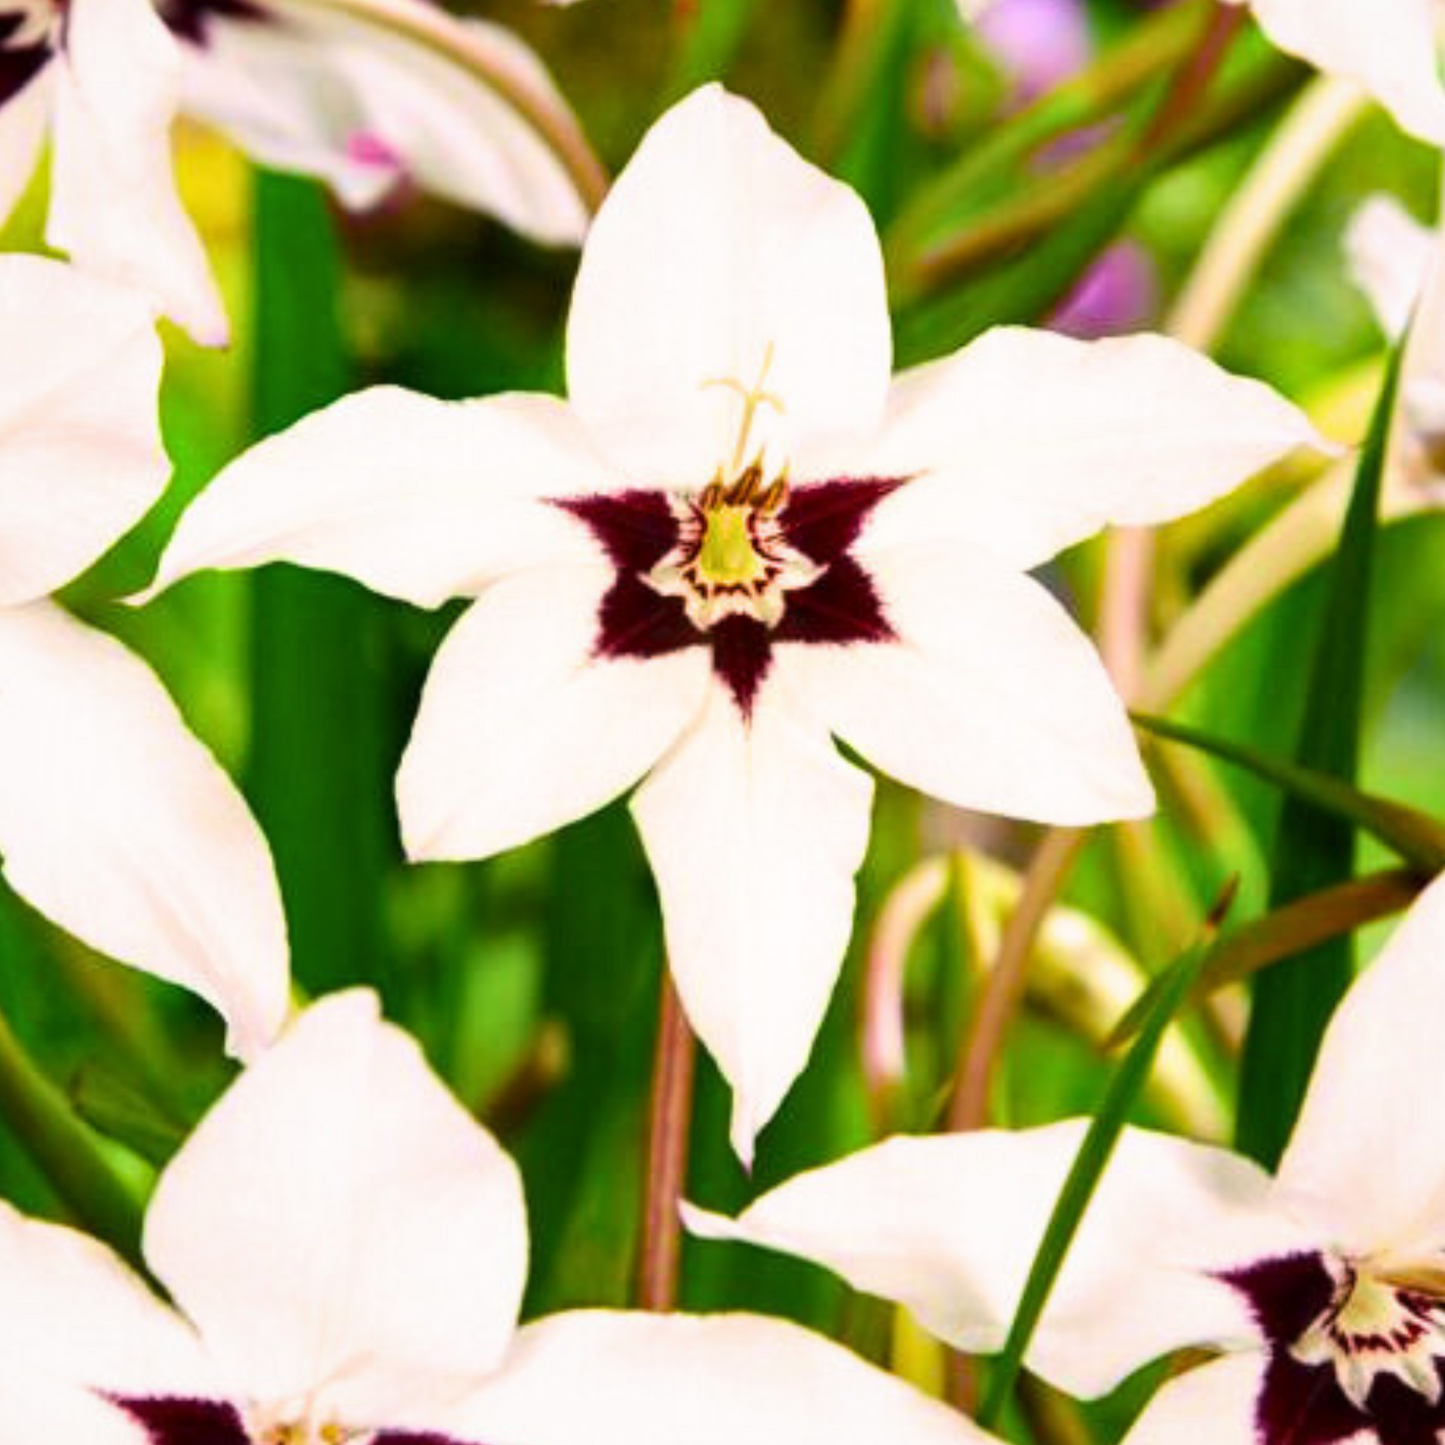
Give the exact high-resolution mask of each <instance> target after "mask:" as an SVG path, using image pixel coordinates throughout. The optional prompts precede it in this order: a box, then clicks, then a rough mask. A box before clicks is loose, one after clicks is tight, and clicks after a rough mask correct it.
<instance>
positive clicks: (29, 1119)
mask: <svg viewBox="0 0 1445 1445" xmlns="http://www.w3.org/2000/svg"><path fill="white" fill-rule="evenodd" d="M0 1117H3V1118H4V1121H5V1125H6V1126H7V1128H8V1129H9V1130H10V1132H11V1133H12V1134H13V1135H14V1137H15V1139H16V1141H17V1142H18V1143H19V1144H20V1146H21V1147H22V1148H23V1149H24V1150H25V1152H26V1153H27V1154H29V1155H30V1157H31V1158H32V1159H33V1160H34V1161H35V1163H36V1164H37V1165H38V1166H39V1168H40V1171H41V1172H42V1173H43V1174H44V1176H45V1178H46V1180H47V1181H48V1182H49V1184H50V1186H51V1188H52V1189H54V1190H55V1193H56V1196H57V1197H58V1198H59V1199H60V1200H61V1202H62V1203H63V1204H64V1205H65V1206H66V1207H67V1208H68V1209H70V1210H71V1211H73V1213H74V1215H75V1218H76V1219H77V1220H78V1221H79V1222H80V1223H81V1224H82V1225H84V1227H85V1228H86V1229H87V1230H89V1231H90V1232H91V1233H92V1234H94V1235H96V1236H98V1237H99V1238H101V1239H103V1240H105V1241H106V1242H107V1243H108V1244H111V1245H113V1246H114V1247H115V1248H116V1249H117V1250H119V1251H120V1253H121V1254H123V1255H124V1256H125V1257H126V1258H127V1259H128V1260H130V1261H131V1263H133V1264H139V1263H140V1234H141V1206H140V1200H139V1198H138V1197H137V1196H136V1195H135V1194H134V1193H133V1192H132V1191H131V1189H130V1188H129V1187H128V1186H127V1185H126V1183H125V1182H124V1181H123V1180H122V1179H121V1177H120V1175H119V1174H118V1173H117V1172H116V1170H115V1169H114V1168H113V1167H112V1165H111V1163H110V1161H109V1160H108V1159H107V1158H106V1156H105V1153H104V1151H103V1150H102V1148H101V1146H100V1141H99V1140H98V1139H97V1138H96V1136H95V1135H94V1134H93V1133H91V1131H90V1130H89V1129H88V1128H87V1127H86V1126H85V1125H84V1124H83V1123H81V1121H80V1120H79V1119H78V1118H77V1117H76V1116H75V1113H74V1112H73V1111H72V1109H71V1107H70V1103H69V1101H68V1100H67V1099H66V1097H65V1095H64V1094H63V1093H62V1092H61V1090H60V1089H59V1088H57V1087H56V1086H55V1084H54V1083H52V1082H51V1080H50V1079H48V1078H47V1077H46V1076H45V1074H44V1073H42V1072H41V1070H40V1068H39V1066H38V1065H37V1064H36V1063H35V1061H34V1060H33V1059H32V1058H31V1057H30V1055H29V1054H28V1053H27V1052H26V1050H25V1048H24V1046H23V1045H22V1044H21V1042H20V1040H19V1039H18V1038H16V1036H15V1034H14V1033H13V1032H12V1031H11V1028H10V1025H9V1024H8V1023H7V1022H6V1020H5V1018H4V1017H3V1016H0Z"/></svg>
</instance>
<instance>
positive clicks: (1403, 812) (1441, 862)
mask: <svg viewBox="0 0 1445 1445" xmlns="http://www.w3.org/2000/svg"><path fill="white" fill-rule="evenodd" d="M1133 718H1134V722H1135V723H1136V724H1137V725H1138V726H1139V727H1141V728H1144V729H1145V730H1146V731H1147V732H1151V733H1154V734H1156V735H1157V736H1159V737H1161V738H1168V739H1169V741H1170V742H1176V743H1183V744H1185V745H1186V746H1187V747H1191V748H1197V749H1198V750H1199V751H1200V752H1203V753H1209V754H1210V755H1211V756H1212V757H1216V758H1220V759H1222V760H1223V761H1225V762H1227V763H1233V764H1235V765H1236V766H1237V767H1241V768H1245V769H1247V770H1248V771H1249V772H1251V773H1253V774H1254V775H1255V776H1256V777H1258V778H1262V779H1263V780H1264V781H1265V782H1267V783H1273V784H1274V785H1275V786H1276V787H1277V788H1279V789H1280V790H1281V791H1282V792H1284V793H1285V794H1286V795H1287V796H1289V797H1291V798H1293V799H1295V800H1296V801H1297V802H1298V803H1300V804H1303V805H1304V806H1305V807H1307V808H1309V809H1311V810H1312V811H1313V812H1316V813H1320V814H1327V815H1330V816H1332V817H1334V818H1336V819H1339V820H1342V821H1344V822H1347V823H1348V824H1350V826H1351V827H1354V828H1360V829H1363V830H1364V831H1365V832H1366V833H1369V834H1371V835H1372V836H1373V837H1374V838H1376V839H1378V840H1379V841H1380V842H1381V843H1383V844H1384V845H1385V846H1386V847H1387V848H1389V849H1391V850H1392V851H1393V852H1395V853H1398V854H1399V855H1400V857H1401V858H1403V859H1404V860H1405V862H1406V863H1409V864H1411V865H1412V866H1413V867H1415V868H1419V869H1420V870H1422V871H1423V872H1426V873H1439V872H1441V871H1442V870H1445V823H1442V822H1440V821H1439V820H1438V819H1436V818H1432V817H1431V816H1430V815H1429V814H1428V813H1422V812H1420V811H1419V810H1418V809H1416V808H1411V807H1409V806H1407V805H1406V804H1404V803H1397V802H1395V801H1394V800H1393V799H1390V798H1381V797H1379V796H1378V795H1376V794H1374V793H1365V792H1362V791H1361V790H1360V789H1358V788H1355V787H1352V786H1351V785H1350V784H1349V783H1345V782H1341V781H1340V779H1338V778H1335V777H1331V776H1330V775H1329V774H1328V773H1323V772H1319V771H1317V770H1315V769H1313V768H1308V767H1303V766H1301V765H1300V764H1297V763H1290V762H1285V761H1283V760H1282V759H1279V758H1272V757H1270V756H1268V755H1267V754H1265V753H1261V752H1259V751H1258V750H1257V749H1255V748H1251V747H1248V746H1246V745H1245V744H1243V743H1236V742H1233V741H1231V740H1230V739H1228V738H1221V737H1217V736H1215V735H1214V734H1213V733H1207V732H1204V731H1202V730H1201V729H1199V728H1196V727H1191V726H1188V725H1187V724H1185V723H1178V722H1171V721H1170V720H1168V719H1167V718H1161V717H1153V716H1151V715H1150V714H1148V713H1139V712H1136V713H1134V714H1133Z"/></svg>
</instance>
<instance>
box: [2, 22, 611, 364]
mask: <svg viewBox="0 0 1445 1445" xmlns="http://www.w3.org/2000/svg"><path fill="white" fill-rule="evenodd" d="M372 8H373V9H375V10H376V12H377V14H378V15H379V16H380V17H382V18H380V19H378V20H377V21H376V23H368V22H366V21H362V20H359V19H355V18H352V17H348V16H347V15H346V14H344V13H340V12H338V11H333V10H331V9H329V8H328V7H326V6H325V5H324V4H308V3H306V0H159V11H157V9H156V8H155V6H153V5H152V3H151V0H65V3H64V4H61V3H60V0H0V222H3V220H4V218H5V217H6V216H8V214H9V213H10V211H11V210H12V209H13V207H14V205H15V203H16V201H17V200H18V199H19V196H20V194H21V193H22V191H23V190H24V188H25V186H26V184H27V182H28V181H29V178H30V175H31V172H32V171H33V170H34V168H35V163H36V160H37V158H38V156H39V154H40V150H41V145H42V142H43V140H44V138H45V135H46V133H47V131H49V133H50V135H51V142H52V144H51V153H52V159H51V170H50V214H49V218H48V221H47V224H46V232H45V238H46V240H47V241H48V242H49V243H50V244H51V245H53V246H55V247H57V248H58V249H60V250H62V251H65V252H67V253H68V254H69V255H70V257H71V259H72V260H74V261H75V262H76V264H77V265H80V266H83V267H85V268H86V269H87V270H90V271H94V272H95V273H96V274H98V275H101V276H105V277H107V278H109V279H112V280H116V281H120V282H123V283H125V284H127V285H131V286H135V287H138V288H139V289H141V290H143V291H145V292H147V293H148V294H149V295H151V296H154V297H155V298H156V299H157V300H158V301H159V302H160V304H161V306H162V308H163V309H164V311H165V313H166V314H167V315H168V316H170V317H171V318H172V319H173V320H175V321H176V322H178V323H179V324H180V325H181V326H183V327H184V328H185V329H186V330H187V331H189V332H190V333H191V335H192V336H193V337H195V339H196V340H197V341H200V342H202V343H203V344H204V345H207V346H220V345H224V344H225V342H226V341H227V339H228V336H229V326H228V324H227V321H226V316H225V311H224V307H223V305H222V301H221V297H220V294H219V292H218V291H217V289H216V284H215V281H214V279H213V277H212V275H211V271H210V266H209V263H208V262H207V260H206V256H205V253H204V251H203V249H202V246H201V242H200V239H199V238H198V236H197V234H196V232H195V229H194V227H193V226H192V224H191V221H190V219H189V217H188V216H187V215H186V213H185V211H184V209H183V208H182V206H181V203H180V199H179V197H178V196H177V194H176V188H175V177H174V175H173V171H172V163H171V143H170V129H171V124H172V122H173V121H174V119H175V117H176V114H177V112H178V111H179V110H182V109H184V110H185V111H187V112H189V113H191V114H194V115H195V116H196V117H198V118H199V119H201V120H204V121H206V122H208V123H210V124H212V125H214V126H216V127H217V128H219V129H220V130H222V131H223V132H224V133H225V134H226V135H228V136H229V137H231V138H232V139H233V140H234V141H235V142H236V143H237V144H239V145H240V146H241V147H242V148H243V149H244V150H246V151H247V152H248V153H249V154H250V155H252V156H253V157H254V158H255V159H256V160H258V161H260V162H261V163H263V164H266V165H271V166H276V167H279V168H281V169H285V170H294V171H300V172H303V173H305V174H308V175H314V176H318V177H320V178H321V179H323V180H325V181H327V182H329V183H330V184H331V186H332V187H333V189H334V190H335V191H336V193H337V195H338V196H339V197H340V199H341V200H342V201H343V202H344V203H346V204H347V205H351V206H366V205H371V204H374V203H375V202H376V201H377V200H378V199H380V198H381V196H383V195H384V194H385V193H386V192H387V191H388V190H389V189H391V187H393V186H394V185H395V184H396V183H397V182H398V181H399V180H400V179H402V178H406V179H408V180H411V181H413V182H415V183H416V184H417V185H419V186H421V187H424V188H426V189H429V190H432V191H435V192H436V193H437V194H439V195H442V196H444V197H446V198H447V199H449V200H452V201H456V202H458V203H459V204H461V205H466V206H471V207H474V208H475V209H477V210H480V211H485V212H487V213H488V214H491V215H495V216H497V217H499V218H500V219H501V220H503V221H505V222H506V223H507V224H508V225H510V226H512V227H514V228H515V229H517V230H519V231H521V232H523V233H524V234H526V235H528V236H531V237H533V238H535V239H537V240H539V241H542V242H545V243H548V244H554V245H555V244H575V243H577V242H578V241H579V240H580V239H581V236H582V233H583V231H584V230H585V228H586V211H585V208H584V206H583V203H582V200H581V198H580V197H579V195H578V193H577V189H576V186H575V185H574V183H573V181H572V179H571V178H570V177H569V176H568V173H567V172H566V170H565V169H564V168H563V166H562V164H561V163H560V161H559V160H558V158H557V156H556V155H555V154H554V152H553V151H552V150H551V149H549V147H548V145H547V144H546V143H545V142H544V141H543V139H542V138H541V137H540V136H539V135H538V134H537V133H536V132H535V131H534V130H533V129H532V127H531V126H530V125H529V124H528V123H527V122H525V121H524V120H522V119H521V117H520V116H519V115H518V114H517V112H516V111H515V110H513V109H512V108H511V107H510V106H509V105H508V104H507V103H505V102H504V101H503V100H502V99H501V98H499V97H498V96H497V95H496V94H494V93H493V92H492V91H491V90H490V89H488V88H487V87H486V86H485V85H484V84H482V83H481V82H480V81H479V80H478V79H477V78H476V77H475V76H473V75H470V74H469V73H468V72H467V71H466V70H464V69H463V68H462V67H461V66H460V65H458V64H454V63H452V62H451V61H449V60H446V59H443V58H441V56H440V55H439V54H436V53H433V52H432V51H430V50H428V49H425V48H423V47H422V46H421V45H420V44H419V43H416V42H414V41H409V40H405V39H402V38H401V37H400V36H399V35H398V34H396V33H392V31H391V30H389V29H388V26H387V24H386V20H385V17H386V16H388V15H390V16H391V17H393V19H394V20H396V21H397V22H398V23H399V24H400V25H401V26H402V28H405V26H406V25H407V24H411V25H413V26H416V25H421V26H422V27H423V28H425V29H427V30H428V31H430V32H435V33H436V34H438V35H439V36H440V37H441V38H442V39H443V40H445V39H450V41H451V43H452V44H453V45H454V46H457V47H459V48H462V49H467V48H470V49H472V50H474V51H479V52H480V53H481V54H482V55H484V56H485V57H486V58H487V60H488V62H489V64H491V65H493V66H494V67H495V68H496V69H498V70H501V71H505V72H507V73H509V74H510V75H511V76H512V78H513V82H514V84H515V85H516V86H518V87H519V88H522V89H525V90H526V91H527V92H528V93H529V94H531V95H532V96H534V97H536V98H537V100H538V102H539V104H540V106H541V107H542V108H545V109H546V110H549V111H550V112H551V113H552V114H553V115H555V116H560V117H565V118H566V119H567V121H568V122H569V123H570V115H569V114H568V112H567V108H566V103H565V101H564V100H563V99H562V97H561V96H560V95H559V94H558V92H557V90H556V87H555V86H554V85H553V84H552V81H551V78H550V77H549V76H548V74H547V72H546V70H545V69H544V68H543V66H542V63H541V61H540V60H538V59H537V57H536V56H535V55H534V54H533V53H532V52H531V51H530V50H528V49H527V47H526V46H524V45H523V44H522V42H521V41H519V40H518V39H516V37H515V36H512V35H511V34H509V33H508V32H507V31H505V30H502V29H501V28H500V27H498V26H494V25H484V24H481V23H469V22H463V21H459V20H455V19H454V18H453V17H451V16H450V15H448V14H447V13H446V12H445V11H443V10H441V9H439V8H437V7H435V6H433V5H431V4H430V3H429V0H377V3H376V5H375V6H374V7H372Z"/></svg>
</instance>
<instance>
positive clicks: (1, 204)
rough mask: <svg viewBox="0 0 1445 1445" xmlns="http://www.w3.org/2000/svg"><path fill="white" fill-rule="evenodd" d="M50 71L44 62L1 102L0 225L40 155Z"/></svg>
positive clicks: (48, 117)
mask: <svg viewBox="0 0 1445 1445" xmlns="http://www.w3.org/2000/svg"><path fill="white" fill-rule="evenodd" d="M51 72H52V67H51V66H50V65H49V64H47V65H46V66H45V68H44V69H43V70H41V71H40V72H38V73H37V74H36V75H34V76H32V77H31V79H30V80H29V81H28V82H27V83H26V84H25V85H24V86H22V87H21V88H20V89H19V90H18V91H16V93H15V94H14V95H12V96H11V97H10V99H9V100H7V101H5V102H4V103H3V104H0V225H3V224H4V223H5V221H6V220H7V219H9V216H10V213H11V211H13V210H14V209H15V206H16V203H17V202H18V201H19V200H20V197H21V196H22V195H24V193H25V188H26V187H27V186H28V185H29V184H30V177H31V176H32V175H33V174H34V172H35V162H36V161H37V160H38V159H39V158H40V144H41V142H42V141H43V140H44V139H45V128H46V126H47V125H48V124H49V122H50V87H51V85H52V83H53V80H54V77H53V75H52V73H51Z"/></svg>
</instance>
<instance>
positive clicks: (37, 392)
mask: <svg viewBox="0 0 1445 1445" xmlns="http://www.w3.org/2000/svg"><path fill="white" fill-rule="evenodd" d="M0 336H3V342H0V605H9V604H12V603H16V602H23V601H28V600H30V599H31V598H35V597H41V596H44V595H45V594H46V593H48V592H53V591H55V589H56V588H58V587H60V586H62V585H63V584H64V583H66V582H68V581H69V580H70V579H71V578H72V577H74V576H75V575H76V574H77V573H78V572H80V571H81V570H82V569H83V568H84V567H86V566H87V565H89V563H91V562H92V561H94V560H95V558H96V557H98V556H99V555H100V554H101V553H102V552H104V551H105V550H106V548H107V547H109V546H110V545H111V543H112V542H114V541H115V540H116V538H117V537H119V536H120V535H121V534H122V533H123V532H124V531H125V530H126V529H127V528H128V527H129V526H130V525H131V524H132V523H133V522H135V521H136V519H137V518H139V517H140V516H141V515H142V514H143V513H144V512H145V511H146V509H147V508H148V507H149V506H150V504H151V503H152V502H154V501H155V499H156V498H157V497H158V496H160V494H161V492H162V491H163V490H164V489H165V484H166V478H167V477H168V476H169V475H170V463H169V461H168V460H167V459H166V454H165V450H164V448H163V446H162V444H161V434H160V420H159V416H158V413H157V392H158V390H159V387H160V375H161V362H162V356H161V344H160V339H159V338H158V337H157V335H156V331H155V317H154V313H153V311H152V310H151V307H150V305H149V303H148V302H147V301H146V300H145V298H144V297H142V296H141V295H139V294H138V293H137V292H134V291H130V290H127V289H125V288H123V287H120V286H115V285H113V284H111V283H110V282H107V281H101V280H99V279H98V278H96V277H93V276H86V275H84V274H83V273H82V272H79V271H77V270H75V269H74V268H73V267H71V266H66V265H63V264H62V263H60V262H59V261H46V260H42V259H41V258H40V257H38V256H5V257H0Z"/></svg>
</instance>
